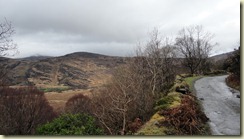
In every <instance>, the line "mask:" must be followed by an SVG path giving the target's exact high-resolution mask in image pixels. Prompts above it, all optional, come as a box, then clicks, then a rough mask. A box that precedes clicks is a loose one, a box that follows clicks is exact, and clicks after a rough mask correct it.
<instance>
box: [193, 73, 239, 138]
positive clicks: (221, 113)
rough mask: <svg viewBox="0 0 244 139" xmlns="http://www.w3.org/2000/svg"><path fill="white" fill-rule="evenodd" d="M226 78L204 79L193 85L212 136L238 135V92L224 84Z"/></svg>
mask: <svg viewBox="0 0 244 139" xmlns="http://www.w3.org/2000/svg"><path fill="white" fill-rule="evenodd" d="M226 77H227V75H224V76H215V77H204V78H202V79H199V80H197V81H196V82H195V84H194V87H195V89H196V95H197V97H198V99H199V100H200V101H201V103H202V106H203V109H204V112H205V114H206V115H207V117H208V118H209V119H210V122H209V125H210V128H211V130H212V135H240V124H241V123H240V110H241V109H240V98H238V97H237V95H240V92H239V91H237V90H234V89H231V88H230V87H228V86H227V85H226V84H225V78H226Z"/></svg>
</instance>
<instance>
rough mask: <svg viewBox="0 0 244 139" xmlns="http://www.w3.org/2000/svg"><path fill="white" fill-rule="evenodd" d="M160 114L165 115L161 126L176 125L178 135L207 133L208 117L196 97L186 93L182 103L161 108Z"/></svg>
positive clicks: (175, 131)
mask: <svg viewBox="0 0 244 139" xmlns="http://www.w3.org/2000/svg"><path fill="white" fill-rule="evenodd" d="M159 114H160V115H163V116H165V121H162V122H161V123H160V125H161V126H167V127H170V126H171V127H174V130H173V131H172V132H174V134H176V135H206V134H208V130H207V129H206V124H207V122H208V120H209V119H208V117H206V115H205V114H204V113H203V112H202V111H201V109H200V106H199V105H198V104H197V103H196V100H195V98H194V97H191V96H187V95H184V96H183V98H182V100H181V105H180V106H179V107H175V108H172V109H167V110H161V111H160V112H159Z"/></svg>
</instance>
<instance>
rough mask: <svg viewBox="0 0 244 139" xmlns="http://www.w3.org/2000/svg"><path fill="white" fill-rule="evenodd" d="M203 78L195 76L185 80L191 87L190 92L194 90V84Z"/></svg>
mask: <svg viewBox="0 0 244 139" xmlns="http://www.w3.org/2000/svg"><path fill="white" fill-rule="evenodd" d="M202 77H203V76H193V77H187V78H185V79H184V80H185V82H186V83H187V84H188V85H189V89H190V91H193V90H194V86H193V85H194V82H195V81H196V80H198V79H200V78H202Z"/></svg>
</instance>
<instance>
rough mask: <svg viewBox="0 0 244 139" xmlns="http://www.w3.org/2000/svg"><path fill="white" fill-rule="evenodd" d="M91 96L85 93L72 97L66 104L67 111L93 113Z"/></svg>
mask: <svg viewBox="0 0 244 139" xmlns="http://www.w3.org/2000/svg"><path fill="white" fill-rule="evenodd" d="M91 103H92V102H91V100H90V98H88V97H87V96H84V95H83V94H77V95H75V96H73V97H71V98H70V99H69V100H68V101H67V102H66V105H65V111H66V112H68V113H72V114H77V113H87V114H91V112H92V104H91Z"/></svg>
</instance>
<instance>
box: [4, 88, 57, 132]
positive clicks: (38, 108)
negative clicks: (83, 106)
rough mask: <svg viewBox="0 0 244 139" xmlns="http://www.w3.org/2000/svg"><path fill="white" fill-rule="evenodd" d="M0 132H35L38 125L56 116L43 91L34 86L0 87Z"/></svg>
mask: <svg viewBox="0 0 244 139" xmlns="http://www.w3.org/2000/svg"><path fill="white" fill-rule="evenodd" d="M0 111H1V115H0V134H4V135H28V134H35V129H36V127H37V126H38V125H40V124H44V123H46V122H48V121H51V120H52V119H53V118H55V117H56V114H55V113H54V111H53V109H52V107H51V106H50V105H49V103H48V101H47V100H46V98H45V96H44V93H43V92H41V91H39V90H37V89H36V88H30V87H28V88H19V89H13V88H0Z"/></svg>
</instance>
